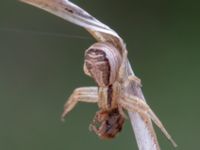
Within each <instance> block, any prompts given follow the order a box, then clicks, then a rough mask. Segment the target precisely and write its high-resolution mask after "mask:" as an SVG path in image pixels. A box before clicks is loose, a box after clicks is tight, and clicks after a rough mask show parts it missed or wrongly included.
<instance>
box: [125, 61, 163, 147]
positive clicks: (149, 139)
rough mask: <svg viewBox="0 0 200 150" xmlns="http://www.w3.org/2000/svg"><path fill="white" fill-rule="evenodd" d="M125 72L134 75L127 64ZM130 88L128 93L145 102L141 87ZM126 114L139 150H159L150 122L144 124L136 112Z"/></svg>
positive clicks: (133, 86)
mask: <svg viewBox="0 0 200 150" xmlns="http://www.w3.org/2000/svg"><path fill="white" fill-rule="evenodd" d="M127 71H128V73H129V75H135V74H134V72H133V69H132V68H131V66H130V64H129V62H128V65H127ZM131 86H132V88H131V89H132V90H130V91H129V92H130V93H131V94H133V95H135V96H138V97H139V98H141V99H142V100H144V101H145V98H144V95H143V92H142V90H141V87H139V86H137V85H136V84H132V85H131ZM128 114H129V118H130V120H131V125H132V128H133V130H134V133H135V138H136V141H137V145H138V148H139V150H160V147H159V144H158V140H157V137H156V134H155V131H154V129H153V126H152V123H151V120H148V121H146V122H145V120H144V118H141V116H140V115H139V114H138V113H137V112H135V113H133V112H128Z"/></svg>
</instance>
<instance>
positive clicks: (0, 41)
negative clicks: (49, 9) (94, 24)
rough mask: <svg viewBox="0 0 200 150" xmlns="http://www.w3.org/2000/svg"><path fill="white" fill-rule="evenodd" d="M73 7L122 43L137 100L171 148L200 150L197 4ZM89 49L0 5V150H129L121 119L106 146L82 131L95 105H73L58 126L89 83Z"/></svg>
mask: <svg viewBox="0 0 200 150" xmlns="http://www.w3.org/2000/svg"><path fill="white" fill-rule="evenodd" d="M73 2H75V3H76V4H78V5H80V6H81V7H83V8H84V9H86V10H87V11H89V12H90V13H91V14H92V15H94V16H95V17H96V18H98V19H100V20H101V21H102V22H104V23H106V24H107V25H109V26H110V27H112V28H113V29H114V30H116V31H117V32H118V33H119V34H120V35H121V36H122V38H124V40H125V42H126V43H127V47H128V50H129V59H130V61H131V63H132V64H134V65H133V68H134V71H135V72H136V75H137V76H139V77H140V78H141V79H142V81H143V91H144V94H145V97H146V99H147V101H148V103H149V105H150V106H151V107H152V109H153V110H154V111H155V112H156V113H157V115H158V116H159V117H160V119H161V120H162V121H163V123H164V124H165V126H166V128H167V129H168V131H169V132H170V133H171V135H172V136H173V138H174V139H175V140H176V142H177V143H178V145H179V147H178V148H177V150H179V149H180V150H196V149H200V146H199V142H200V116H199V115H200V109H199V106H200V96H199V93H200V91H199V85H200V80H199V77H200V67H199V65H200V58H199V56H200V51H199V49H200V44H199V43H200V38H199V35H200V21H199V20H200V18H199V16H200V15H199V13H198V12H199V10H200V4H199V3H196V2H195V1H192V0H191V1H185V0H182V1H172V0H171V1H169V0H151V1H149V0H142V1H141V0H124V1H116V0H73ZM38 32H39V33H38ZM41 32H45V33H48V34H49V35H48V34H42V33H41ZM62 34H64V35H66V37H62V36H61V35H62ZM75 35H78V36H83V37H85V38H83V39H80V38H73V37H72V36H75ZM92 43H94V40H93V39H92V37H91V36H90V35H89V34H88V33H87V32H86V31H85V30H83V29H82V28H80V27H78V26H75V25H73V24H71V23H68V22H66V21H64V20H62V19H60V18H58V17H56V16H53V15H51V14H48V13H46V12H44V11H42V10H39V9H36V8H34V7H32V6H29V5H25V4H22V3H19V2H17V1H15V0H1V4H0V118H1V122H0V149H1V150H69V149H75V150H81V149H96V150H102V149H104V150H108V149H115V150H122V149H126V150H128V149H129V150H134V149H135V150H136V149H137V145H136V142H135V139H134V136H133V134H132V129H131V125H130V122H129V121H127V122H126V124H125V126H124V129H123V132H121V133H120V135H119V136H118V137H117V138H116V139H114V140H110V141H103V140H99V138H98V137H97V136H96V135H95V134H94V133H91V132H89V130H88V125H89V124H90V122H91V120H92V118H93V116H94V114H95V112H96V111H97V109H98V108H97V106H96V105H93V104H86V103H80V104H79V105H78V106H77V107H76V108H75V109H74V110H73V111H72V112H71V113H70V115H69V116H68V117H67V119H66V121H65V122H64V123H63V122H61V121H60V114H61V112H62V110H63V104H64V103H65V101H66V99H67V97H68V96H69V95H70V94H71V92H72V91H73V89H75V88H76V87H80V86H89V85H95V84H94V82H93V81H92V80H91V79H90V78H88V77H87V76H85V75H84V73H83V69H82V64H83V55H84V50H85V49H86V48H88V47H89V46H90V45H91V44H92ZM156 132H157V135H158V138H159V142H160V145H161V148H162V149H163V150H169V149H173V147H172V146H171V144H170V143H169V142H168V141H167V140H166V138H165V137H164V136H163V135H162V133H161V132H160V131H159V130H158V129H157V128H156Z"/></svg>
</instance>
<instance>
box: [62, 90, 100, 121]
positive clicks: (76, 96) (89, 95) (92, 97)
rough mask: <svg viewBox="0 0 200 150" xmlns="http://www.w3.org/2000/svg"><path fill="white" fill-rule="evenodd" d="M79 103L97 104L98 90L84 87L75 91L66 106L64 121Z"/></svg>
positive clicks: (63, 115) (63, 114)
mask: <svg viewBox="0 0 200 150" xmlns="http://www.w3.org/2000/svg"><path fill="white" fill-rule="evenodd" d="M78 102H87V103H97V102H98V88H97V87H82V88H77V89H75V90H74V92H73V93H72V94H71V96H70V97H69V99H68V100H67V102H66V103H65V105H64V112H63V113H62V115H61V119H62V120H64V117H65V116H66V115H67V114H68V113H69V112H70V111H71V110H72V109H73V108H74V107H75V106H76V104H77V103H78Z"/></svg>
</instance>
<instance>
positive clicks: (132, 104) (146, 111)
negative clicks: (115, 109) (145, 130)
mask: <svg viewBox="0 0 200 150" xmlns="http://www.w3.org/2000/svg"><path fill="white" fill-rule="evenodd" d="M119 104H120V105H121V106H122V107H123V108H125V109H126V110H128V111H132V112H138V113H139V114H140V115H141V116H142V117H143V118H144V119H145V118H146V119H148V118H149V117H150V118H151V119H152V120H153V122H154V123H155V124H156V125H157V126H158V127H159V128H160V130H161V131H162V132H163V134H164V135H165V136H166V137H167V138H168V139H169V140H170V141H171V143H172V144H173V146H174V147H176V146H177V144H176V143H175V141H174V140H173V139H172V137H171V136H170V134H169V133H168V132H167V130H166V129H165V127H164V125H163V124H162V122H161V121H160V119H159V118H158V117H157V116H156V114H155V113H154V112H153V110H152V109H151V108H150V107H149V105H148V104H147V103H146V102H145V101H143V100H142V99H140V98H138V97H136V96H133V95H125V97H124V98H123V99H121V100H120V102H119Z"/></svg>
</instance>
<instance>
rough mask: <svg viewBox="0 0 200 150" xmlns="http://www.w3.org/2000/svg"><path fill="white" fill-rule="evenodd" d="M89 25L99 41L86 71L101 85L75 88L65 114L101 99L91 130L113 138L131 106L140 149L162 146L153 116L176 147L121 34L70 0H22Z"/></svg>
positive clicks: (89, 52)
mask: <svg viewBox="0 0 200 150" xmlns="http://www.w3.org/2000/svg"><path fill="white" fill-rule="evenodd" d="M21 1H22V2H25V3H28V4H31V5H34V6H36V7H39V8H41V9H44V10H46V11H48V12H50V13H52V14H54V15H57V16H59V17H61V18H63V19H65V20H67V21H70V22H72V23H74V24H77V25H79V26H81V27H83V28H85V29H86V30H87V31H88V32H89V33H90V34H91V35H92V36H93V37H94V38H95V39H96V40H97V41H98V42H97V43H95V44H93V45H92V46H91V47H89V48H88V49H87V50H86V51H85V61H84V72H85V74H86V75H88V76H90V77H92V78H93V79H94V81H95V82H96V83H97V87H82V88H77V89H75V90H74V92H73V93H72V95H71V96H70V97H69V99H68V101H67V102H66V104H65V106H64V112H63V114H62V118H64V117H65V116H66V115H67V114H68V113H69V112H70V111H71V110H72V109H73V108H74V107H75V106H76V104H77V103H78V102H80V101H81V102H89V103H97V104H98V106H99V109H100V110H99V111H98V112H97V113H96V115H95V117H94V120H93V122H92V123H91V125H90V130H92V131H94V132H95V133H96V134H97V135H98V136H99V137H100V138H113V137H115V136H116V134H117V133H119V132H120V131H121V129H122V127H123V123H124V120H125V118H126V116H125V112H124V110H127V111H128V113H129V116H130V119H131V123H132V126H133V129H134V132H135V136H136V140H137V143H138V147H139V149H140V150H159V149H160V147H159V144H158V141H157V137H156V134H155V132H154V129H153V126H152V123H151V120H152V121H153V122H154V123H155V124H156V125H157V126H158V127H159V128H160V129H161V131H162V132H163V133H164V134H165V136H166V137H167V138H168V139H169V140H170V141H171V142H172V144H173V145H174V146H175V147H176V143H175V142H174V141H173V139H172V138H171V136H170V135H169V134H168V132H167V131H166V129H165V128H164V126H163V125H162V123H161V121H160V120H159V118H158V117H157V116H156V115H155V113H154V112H153V111H152V109H151V108H150V107H149V105H148V104H147V103H146V102H145V99H144V96H143V94H142V91H141V84H140V79H139V78H137V77H136V76H135V75H134V73H133V70H132V68H131V66H130V64H129V61H128V59H127V50H126V46H125V44H124V42H123V40H122V39H121V37H120V36H119V35H118V34H117V33H116V32H115V31H113V30H112V29H111V28H109V27H108V26H107V25H105V24H103V23H101V22H100V21H98V20H97V19H95V18H94V17H93V16H91V15H90V14H88V13H87V12H86V11H85V10H83V9H81V8H80V7H78V6H77V5H75V4H73V3H72V2H70V1H68V0H21Z"/></svg>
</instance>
